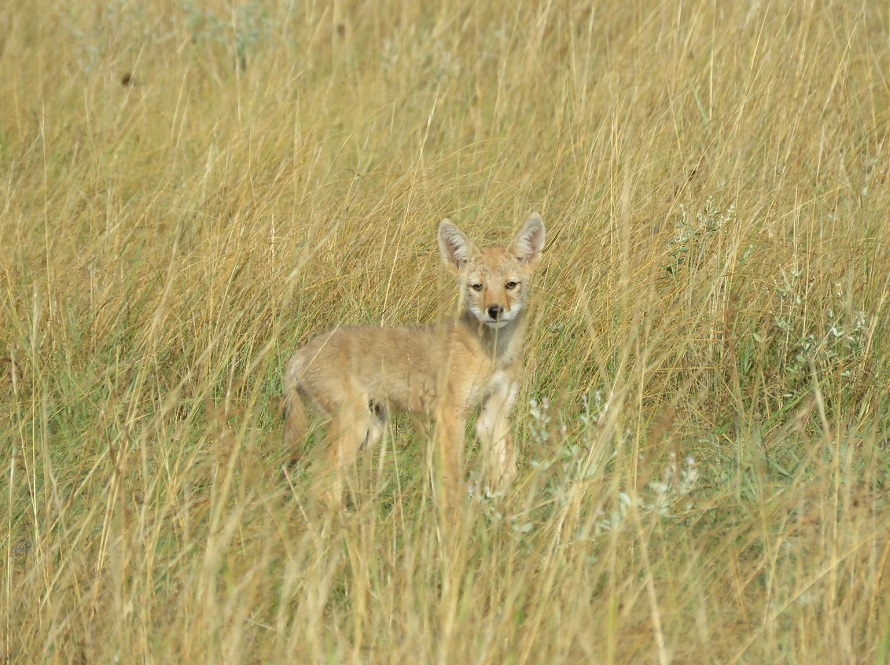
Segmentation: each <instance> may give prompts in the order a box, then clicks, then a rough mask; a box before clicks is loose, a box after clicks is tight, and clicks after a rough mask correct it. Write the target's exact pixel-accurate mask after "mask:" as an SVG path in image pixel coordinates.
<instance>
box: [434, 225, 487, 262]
mask: <svg viewBox="0 0 890 665" xmlns="http://www.w3.org/2000/svg"><path fill="white" fill-rule="evenodd" d="M439 251H440V252H442V261H444V263H445V266H446V267H447V268H448V269H449V270H451V271H452V272H455V273H457V272H460V271H461V270H462V269H463V267H464V266H465V265H466V264H467V261H469V260H470V259H471V258H472V257H473V256H474V255H475V254H476V253H477V252H478V251H479V250H477V249H476V245H474V244H473V243H472V241H471V240H470V239H469V238H467V236H465V235H464V234H463V233H462V232H461V230H460V229H459V228H457V226H455V224H454V223H453V222H452V221H451V220H450V219H443V220H442V223H441V224H439Z"/></svg>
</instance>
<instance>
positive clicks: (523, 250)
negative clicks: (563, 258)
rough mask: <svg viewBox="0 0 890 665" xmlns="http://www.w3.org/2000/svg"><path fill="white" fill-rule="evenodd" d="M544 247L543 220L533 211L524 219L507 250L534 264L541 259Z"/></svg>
mask: <svg viewBox="0 0 890 665" xmlns="http://www.w3.org/2000/svg"><path fill="white" fill-rule="evenodd" d="M543 249H544V222H543V220H542V219H541V216H540V215H539V214H538V213H536V212H534V213H532V214H531V216H529V218H528V219H527V220H525V224H523V225H522V228H521V229H519V233H517V234H516V237H515V238H513V240H512V242H511V243H510V246H509V247H507V251H508V252H510V253H511V254H513V255H514V256H515V257H516V258H517V259H519V260H520V261H522V262H523V263H528V264H529V265H535V264H536V263H537V262H538V261H540V260H541V251H542V250H543Z"/></svg>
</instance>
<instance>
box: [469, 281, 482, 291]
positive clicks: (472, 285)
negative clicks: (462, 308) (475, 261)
mask: <svg viewBox="0 0 890 665" xmlns="http://www.w3.org/2000/svg"><path fill="white" fill-rule="evenodd" d="M470 288H471V289H473V290H474V291H481V290H482V285H481V284H480V283H479V282H476V283H475V284H470Z"/></svg>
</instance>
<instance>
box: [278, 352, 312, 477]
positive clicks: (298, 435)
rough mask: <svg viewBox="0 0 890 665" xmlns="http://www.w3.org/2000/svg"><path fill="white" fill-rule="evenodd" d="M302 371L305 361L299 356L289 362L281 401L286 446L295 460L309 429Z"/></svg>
mask: <svg viewBox="0 0 890 665" xmlns="http://www.w3.org/2000/svg"><path fill="white" fill-rule="evenodd" d="M302 373H303V363H302V359H301V358H299V356H297V357H295V358H294V359H293V360H292V361H291V362H290V363H289V364H288V366H287V370H286V371H285V373H284V399H283V400H282V402H281V411H282V414H283V415H284V448H285V449H286V450H289V451H291V458H292V459H293V460H296V459H297V458H298V457H299V453H300V446H301V445H302V443H303V441H304V440H305V438H306V432H307V431H308V429H309V423H308V420H307V418H306V407H305V405H304V404H303V399H302V398H301V397H300V391H299V377H300V375H301V374H302Z"/></svg>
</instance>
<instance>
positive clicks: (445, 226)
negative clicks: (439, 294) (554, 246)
mask: <svg viewBox="0 0 890 665" xmlns="http://www.w3.org/2000/svg"><path fill="white" fill-rule="evenodd" d="M543 249H544V222H543V221H542V220H541V217H540V215H538V214H537V213H534V214H532V215H531V216H530V217H529V218H528V219H527V220H526V221H525V224H523V225H522V228H521V229H520V230H519V232H518V233H517V234H516V236H515V237H514V238H513V240H512V241H510V244H509V245H507V246H506V247H482V248H479V247H477V246H476V245H475V244H474V243H473V241H472V240H470V239H469V238H467V236H465V235H464V234H463V232H462V231H461V230H460V229H459V228H457V226H456V225H455V224H454V223H453V222H452V221H451V220H448V219H446V220H443V221H442V223H441V224H439V250H440V251H441V252H442V260H443V261H444V263H445V266H446V268H448V270H449V271H450V272H452V273H453V274H454V275H456V276H457V277H458V279H459V281H460V285H461V290H462V293H461V296H462V298H463V302H464V306H465V307H466V309H467V311H469V312H470V313H471V314H472V315H473V316H474V317H476V319H477V320H478V321H479V322H480V323H483V324H485V325H486V326H488V327H489V328H494V329H497V328H502V327H504V326H506V325H507V324H508V323H510V322H511V321H513V320H514V319H515V318H516V317H517V316H518V315H519V313H520V312H521V311H522V308H523V305H524V304H525V297H526V294H527V292H528V283H529V280H530V279H531V276H532V273H533V272H534V270H535V268H536V267H537V265H538V263H539V262H540V260H541V251H542V250H543Z"/></svg>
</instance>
